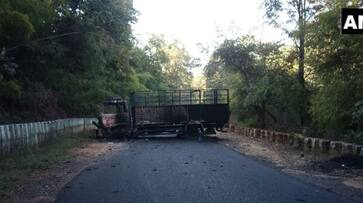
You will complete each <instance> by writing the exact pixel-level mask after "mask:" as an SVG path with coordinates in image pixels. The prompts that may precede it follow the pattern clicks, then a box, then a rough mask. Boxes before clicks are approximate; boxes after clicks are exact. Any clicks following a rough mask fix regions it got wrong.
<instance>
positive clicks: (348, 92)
mask: <svg viewBox="0 0 363 203" xmlns="http://www.w3.org/2000/svg"><path fill="white" fill-rule="evenodd" d="M360 6H362V3H361V1H351V0H334V1H330V0H329V1H328V0H327V1H314V0H308V1H302V0H291V1H282V0H265V1H264V7H265V11H266V16H267V19H268V22H269V23H270V24H272V25H274V26H276V27H277V28H279V29H282V30H283V31H284V32H285V33H286V35H287V36H289V38H290V40H291V41H292V43H290V44H291V45H290V44H289V43H278V42H275V43H263V42H260V41H257V40H256V39H255V38H254V37H252V36H241V37H238V38H235V39H226V40H225V41H224V42H223V43H221V44H220V45H219V46H218V47H217V48H216V49H215V50H214V51H213V54H212V56H211V58H210V60H209V63H208V65H207V66H206V67H205V76H206V77H207V86H208V87H209V88H214V87H226V88H229V89H230V90H231V91H232V105H231V106H232V113H233V117H234V119H235V120H237V121H239V122H240V123H241V124H242V125H245V126H250V127H260V128H271V129H280V130H285V131H294V132H302V133H303V134H304V135H306V136H314V137H316V136H320V137H328V138H332V139H339V140H348V141H353V142H360V143H363V36H362V35H342V34H341V33H340V25H339V22H340V12H341V8H345V7H353V8H358V7H360ZM286 16H289V17H286Z"/></svg>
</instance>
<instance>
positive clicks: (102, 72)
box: [0, 0, 192, 122]
mask: <svg viewBox="0 0 363 203" xmlns="http://www.w3.org/2000/svg"><path fill="white" fill-rule="evenodd" d="M135 13H136V11H135V10H134V8H133V6H132V1H131V0H92V1H91V0H84V1H78V0H60V1H52V0H42V1H39V0H0V16H1V18H0V50H1V54H0V122H14V121H25V120H32V121H33V120H40V119H42V120H43V119H55V118H59V117H66V116H68V117H73V116H74V117H76V116H95V114H96V113H97V112H98V110H99V106H98V105H99V104H100V103H102V102H103V100H104V99H105V98H106V97H108V96H110V95H119V96H122V97H124V98H127V97H128V95H129V94H130V93H131V92H133V91H137V90H147V89H166V88H185V87H187V86H188V85H189V84H190V83H191V73H190V66H191V64H192V63H191V60H192V59H191V57H190V56H189V55H188V53H187V52H186V50H185V49H184V48H183V47H182V46H181V45H180V44H178V43H166V42H165V40H164V39H163V38H162V37H158V38H156V37H155V38H153V39H151V40H150V43H149V44H147V45H146V46H145V47H143V48H140V47H136V46H135V44H134V42H133V35H132V32H131V24H132V23H134V22H135V21H136V17H135ZM158 43H159V44H158Z"/></svg>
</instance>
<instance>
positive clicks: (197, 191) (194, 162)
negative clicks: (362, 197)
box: [57, 138, 353, 203]
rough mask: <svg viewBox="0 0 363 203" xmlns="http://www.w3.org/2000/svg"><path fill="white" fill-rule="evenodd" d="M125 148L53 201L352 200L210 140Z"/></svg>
mask: <svg viewBox="0 0 363 203" xmlns="http://www.w3.org/2000/svg"><path fill="white" fill-rule="evenodd" d="M128 145H129V147H128V149H127V150H124V151H121V152H120V153H118V154H116V155H114V156H113V157H112V158H110V159H108V160H105V161H102V162H99V163H98V164H96V165H95V166H92V167H91V168H89V169H87V170H85V171H83V172H82V173H81V174H80V175H78V176H77V177H76V178H75V179H74V180H73V181H72V182H71V183H70V184H69V186H67V187H66V188H64V189H63V191H61V192H60V193H59V195H58V197H57V202H87V203H88V202H208V203H209V202H320V203H322V202H353V201H352V200H349V199H345V198H343V197H340V196H339V195H337V194H335V193H331V192H328V191H326V190H323V189H320V188H318V187H317V186H314V185H311V184H308V183H305V182H302V181H301V180H298V179H297V178H294V177H292V176H289V175H287V174H285V173H283V172H281V171H280V170H279V169H277V168H274V167H272V166H269V165H268V164H266V163H263V162H260V161H257V160H254V159H251V158H249V157H246V156H243V155H241V154H240V153H238V152H236V151H233V150H231V149H229V148H227V147H225V146H223V145H222V144H218V143H217V142H215V141H203V142H198V141H194V140H179V139H175V138H169V139H150V140H148V139H143V140H134V141H131V142H129V143H128Z"/></svg>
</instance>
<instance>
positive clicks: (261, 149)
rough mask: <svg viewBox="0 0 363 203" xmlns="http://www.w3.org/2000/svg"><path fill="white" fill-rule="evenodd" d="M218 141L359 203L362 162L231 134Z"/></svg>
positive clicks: (362, 198) (362, 190) (362, 193)
mask: <svg viewBox="0 0 363 203" xmlns="http://www.w3.org/2000/svg"><path fill="white" fill-rule="evenodd" d="M218 137H219V138H222V140H223V141H222V142H223V144H225V145H226V146H228V147H230V148H233V149H234V150H236V151H239V152H241V153H243V154H245V155H247V156H251V157H255V158H257V159H259V160H263V161H266V162H269V163H272V164H273V165H275V166H277V167H279V168H281V169H282V171H284V172H286V173H289V174H291V175H294V176H296V177H298V178H301V179H304V180H305V181H308V182H311V183H313V184H316V185H320V186H322V187H323V188H325V189H326V190H328V191H332V192H336V193H344V194H345V195H348V196H350V197H353V198H354V199H356V200H358V201H362V202H363V160H362V158H357V157H353V156H342V157H334V156H332V155H328V154H317V153H312V152H306V151H302V150H300V149H294V148H292V147H290V146H285V145H281V144H277V143H271V142H268V141H266V140H263V139H258V138H252V137H246V136H243V135H238V134H235V133H219V134H218Z"/></svg>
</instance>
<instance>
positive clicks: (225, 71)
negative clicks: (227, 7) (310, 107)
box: [205, 36, 301, 129]
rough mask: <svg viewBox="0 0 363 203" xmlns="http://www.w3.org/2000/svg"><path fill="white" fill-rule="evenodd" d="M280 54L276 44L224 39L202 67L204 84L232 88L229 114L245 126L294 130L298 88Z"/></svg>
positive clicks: (298, 106)
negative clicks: (230, 112)
mask: <svg viewBox="0 0 363 203" xmlns="http://www.w3.org/2000/svg"><path fill="white" fill-rule="evenodd" d="M283 56H284V54H282V51H281V50H280V45H278V44H274V43H258V42H256V41H255V40H254V39H253V38H252V37H249V36H246V37H242V38H240V39H235V40H226V41H225V42H224V43H222V44H221V45H220V46H219V47H218V48H217V49H216V50H215V52H214V54H213V57H212V58H211V60H210V61H209V64H208V65H207V66H206V68H205V75H206V77H207V86H208V87H213V88H225V87H227V88H229V89H230V90H231V106H232V113H233V115H234V116H235V117H236V118H237V119H238V120H239V121H241V122H243V123H244V124H245V125H248V126H251V127H263V128H264V127H275V128H295V129H296V128H297V127H298V123H299V119H298V116H297V112H298V110H299V108H300V103H299V101H298V100H297V98H298V97H299V96H300V94H301V87H300V85H299V84H298V83H297V81H296V80H295V78H294V77H293V76H292V74H291V73H290V72H291V70H290V69H288V67H292V68H293V65H292V64H289V66H287V67H286V66H285V65H287V61H288V60H284V59H283ZM287 56H288V55H287ZM282 61H283V63H282ZM286 120H289V121H290V122H289V123H288V124H289V125H286V124H287V122H286Z"/></svg>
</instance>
